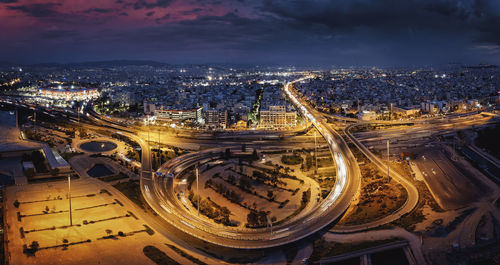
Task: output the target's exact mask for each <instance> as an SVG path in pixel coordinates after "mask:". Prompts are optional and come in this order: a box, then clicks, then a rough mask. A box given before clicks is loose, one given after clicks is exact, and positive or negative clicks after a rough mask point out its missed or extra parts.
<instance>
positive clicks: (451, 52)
mask: <svg viewBox="0 0 500 265" xmlns="http://www.w3.org/2000/svg"><path fill="white" fill-rule="evenodd" d="M115 59H129V60H135V59H139V60H156V61H161V62H167V63H259V64H260V63H272V64H280V65H284V64H295V65H342V66H349V65H375V66H386V65H391V66H400V65H423V64H446V63H474V64H475V63H481V62H487V63H491V64H500V0H476V1H474V0H408V1H405V0H206V1H205V0H139V1H131V0H0V61H10V62H16V63H41V62H62V63H66V62H82V61H102V60H115Z"/></svg>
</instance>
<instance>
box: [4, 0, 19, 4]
mask: <svg viewBox="0 0 500 265" xmlns="http://www.w3.org/2000/svg"><path fill="white" fill-rule="evenodd" d="M17 2H18V0H0V4H12V3H17Z"/></svg>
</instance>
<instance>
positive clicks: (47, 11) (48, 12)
mask: <svg viewBox="0 0 500 265" xmlns="http://www.w3.org/2000/svg"><path fill="white" fill-rule="evenodd" d="M58 6H61V4H59V3H45V4H30V5H17V6H8V7H7V9H8V10H15V11H19V12H23V13H26V14H27V15H28V16H32V17H39V18H43V17H50V16H55V15H57V14H58V12H57V11H56V10H55V8H56V7H58Z"/></svg>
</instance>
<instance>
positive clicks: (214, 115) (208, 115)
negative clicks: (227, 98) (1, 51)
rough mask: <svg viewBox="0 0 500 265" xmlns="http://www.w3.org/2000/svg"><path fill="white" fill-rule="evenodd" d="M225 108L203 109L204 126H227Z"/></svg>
mask: <svg viewBox="0 0 500 265" xmlns="http://www.w3.org/2000/svg"><path fill="white" fill-rule="evenodd" d="M227 123H228V120H227V110H224V111H219V110H206V111H205V126H206V127H207V128H210V129H226V128H227Z"/></svg>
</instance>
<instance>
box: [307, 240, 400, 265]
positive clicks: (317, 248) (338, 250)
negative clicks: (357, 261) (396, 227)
mask: <svg viewBox="0 0 500 265" xmlns="http://www.w3.org/2000/svg"><path fill="white" fill-rule="evenodd" d="M401 240H402V239H401V238H397V237H395V238H389V239H384V240H375V241H365V242H361V243H357V244H350V243H337V242H328V241H326V240H324V239H323V238H320V239H317V240H316V241H314V243H313V253H312V254H311V256H310V257H309V261H312V262H315V261H319V260H320V259H322V258H327V257H333V256H338V255H341V254H346V253H350V252H354V251H358V250H362V249H366V248H371V247H376V246H380V245H384V244H388V243H392V242H396V241H401Z"/></svg>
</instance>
